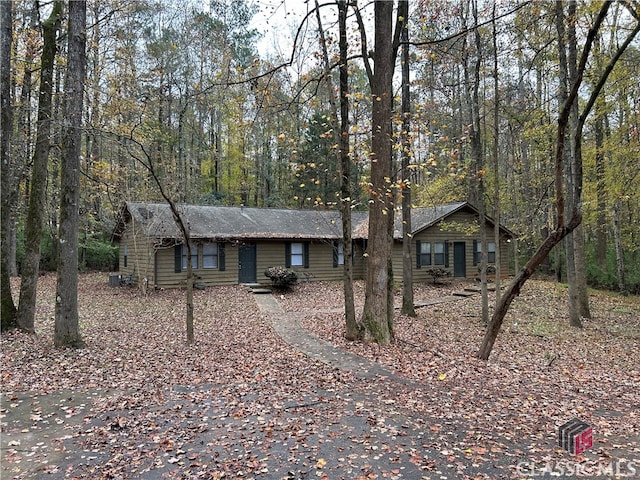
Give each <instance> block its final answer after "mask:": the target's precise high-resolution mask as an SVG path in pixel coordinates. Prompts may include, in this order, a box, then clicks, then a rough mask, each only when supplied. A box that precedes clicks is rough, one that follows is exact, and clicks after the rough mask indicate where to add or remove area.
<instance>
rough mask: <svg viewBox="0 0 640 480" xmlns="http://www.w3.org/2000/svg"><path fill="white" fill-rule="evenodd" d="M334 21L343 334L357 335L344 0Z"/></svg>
mask: <svg viewBox="0 0 640 480" xmlns="http://www.w3.org/2000/svg"><path fill="white" fill-rule="evenodd" d="M338 24H339V29H340V41H339V43H340V140H339V145H340V173H341V179H340V206H341V209H340V213H341V215H342V243H343V254H344V255H343V256H344V266H343V268H344V271H343V277H342V285H343V291H344V314H345V321H346V332H345V333H346V338H347V339H359V338H360V337H361V335H362V329H361V328H360V325H359V324H358V322H357V319H356V308H355V295H354V292H353V239H352V236H351V228H352V225H351V204H352V202H351V195H352V192H351V158H350V156H349V143H350V142H349V69H348V64H347V58H348V42H347V2H346V1H345V0H339V1H338Z"/></svg>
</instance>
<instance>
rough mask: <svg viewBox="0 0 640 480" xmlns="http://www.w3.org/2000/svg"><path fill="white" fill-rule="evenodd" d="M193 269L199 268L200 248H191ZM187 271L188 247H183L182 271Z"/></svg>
mask: <svg viewBox="0 0 640 480" xmlns="http://www.w3.org/2000/svg"><path fill="white" fill-rule="evenodd" d="M191 268H193V269H195V268H198V246H197V245H192V246H191ZM186 269H187V246H186V245H182V270H186Z"/></svg>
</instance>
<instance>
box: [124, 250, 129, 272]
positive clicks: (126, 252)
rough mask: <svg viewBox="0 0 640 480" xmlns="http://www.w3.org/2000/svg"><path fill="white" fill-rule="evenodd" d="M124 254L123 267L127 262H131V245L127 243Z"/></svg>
mask: <svg viewBox="0 0 640 480" xmlns="http://www.w3.org/2000/svg"><path fill="white" fill-rule="evenodd" d="M123 256H124V260H123V261H124V265H123V267H125V268H126V267H127V263H128V262H129V245H125V246H124V252H123Z"/></svg>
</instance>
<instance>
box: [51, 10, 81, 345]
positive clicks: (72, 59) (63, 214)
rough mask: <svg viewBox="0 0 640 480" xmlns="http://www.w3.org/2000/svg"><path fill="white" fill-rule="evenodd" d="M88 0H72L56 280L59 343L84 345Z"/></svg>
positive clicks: (56, 321)
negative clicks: (81, 276) (81, 263)
mask: <svg viewBox="0 0 640 480" xmlns="http://www.w3.org/2000/svg"><path fill="white" fill-rule="evenodd" d="M86 23H87V2H86V1H85V0H74V1H70V2H69V29H68V50H67V52H68V53H67V54H68V60H67V73H66V78H65V82H64V95H65V119H66V123H65V125H64V127H63V137H62V168H61V180H60V193H61V198H60V226H59V235H58V238H59V241H60V249H59V256H58V276H57V284H56V308H55V335H54V343H55V345H56V346H58V347H61V346H69V347H81V346H83V341H82V339H81V336H80V322H79V318H78V216H79V213H78V206H79V205H78V203H79V200H80V152H81V145H80V143H81V139H82V131H81V128H82V105H83V100H84V81H85V71H86Z"/></svg>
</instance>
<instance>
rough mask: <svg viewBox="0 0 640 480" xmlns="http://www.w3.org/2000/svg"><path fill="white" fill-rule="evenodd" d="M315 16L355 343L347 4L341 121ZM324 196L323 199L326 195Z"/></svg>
mask: <svg viewBox="0 0 640 480" xmlns="http://www.w3.org/2000/svg"><path fill="white" fill-rule="evenodd" d="M316 17H317V21H318V32H319V35H320V41H321V45H322V54H323V60H324V80H325V82H326V83H327V89H328V90H329V104H330V106H331V127H332V131H333V132H334V133H333V137H334V143H335V145H336V146H337V150H336V157H337V163H338V165H340V213H341V216H342V245H343V250H342V252H343V259H344V265H343V276H342V286H343V293H344V313H345V337H346V338H347V339H349V340H357V339H360V337H361V329H360V327H359V325H358V322H357V320H356V310H355V298H354V292H353V261H352V259H353V242H352V238H351V160H350V159H349V74H348V65H347V26H346V22H347V2H346V1H345V0H340V1H339V2H338V23H339V31H340V39H339V48H340V118H338V107H337V105H336V101H335V96H334V95H335V94H334V92H335V89H334V86H333V81H332V80H331V68H330V64H329V53H328V51H327V44H326V39H325V34H324V28H323V27H322V20H321V15H320V6H319V4H318V0H316ZM325 197H326V196H325Z"/></svg>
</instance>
